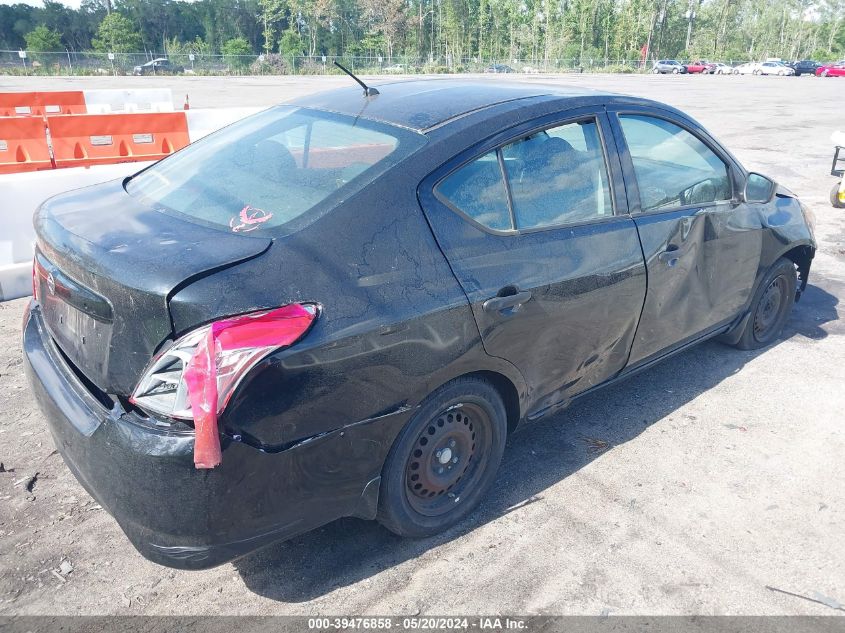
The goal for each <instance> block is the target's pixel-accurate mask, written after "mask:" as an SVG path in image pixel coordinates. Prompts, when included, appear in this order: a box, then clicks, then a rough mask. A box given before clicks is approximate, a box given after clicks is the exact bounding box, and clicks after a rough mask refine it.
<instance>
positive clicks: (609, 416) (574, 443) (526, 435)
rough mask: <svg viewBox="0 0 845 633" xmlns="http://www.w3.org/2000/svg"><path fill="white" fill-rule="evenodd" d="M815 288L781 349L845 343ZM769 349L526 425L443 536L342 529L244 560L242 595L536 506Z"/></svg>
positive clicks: (332, 527) (294, 592)
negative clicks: (794, 343)
mask: <svg viewBox="0 0 845 633" xmlns="http://www.w3.org/2000/svg"><path fill="white" fill-rule="evenodd" d="M814 281H815V282H817V283H819V284H820V286H819V285H813V286H809V287H808V288H807V290H806V292H805V293H804V295H803V297H802V299H801V302H800V303H799V304H798V305H797V306H796V309H795V310H793V312H792V316H791V318H790V320H789V322H788V323H787V325H786V327H785V329H784V333H783V337H782V339H781V341H780V342H782V341H783V340H786V339H790V338H794V337H803V338H805V339H809V340H810V341H816V340H821V339H823V338H825V337H826V336H828V335H829V334H830V333H839V332H842V333H845V321H842V320H839V316H838V313H837V310H836V306H837V304H838V299H837V297H836V296H835V294H831V292H828V290H832V291H833V292H835V293H836V294H838V295H839V296H845V284H839V283H838V282H832V281H826V280H824V279H819V278H818V277H816V278H814ZM837 286H839V287H837ZM825 288H827V289H828V290H826V289H825ZM780 342H779V343H778V344H780ZM768 349H771V348H767V349H762V350H754V351H748V352H745V351H740V350H736V349H735V348H732V347H728V346H726V345H723V344H721V343H719V342H716V341H710V342H706V343H704V344H702V345H698V346H696V347H694V348H692V349H690V350H688V351H686V352H683V353H681V354H678V355H676V356H674V357H673V358H670V359H667V360H666V361H665V362H662V363H660V364H659V365H657V366H655V367H653V368H651V369H649V370H647V371H644V372H642V373H640V374H638V375H636V376H633V377H631V378H630V379H628V380H626V381H623V382H621V383H618V384H616V385H614V386H609V387H607V388H606V389H603V390H601V391H600V392H599V393H596V394H591V395H589V396H585V397H583V398H581V399H579V400H577V401H576V402H575V403H573V405H572V406H571V407H569V408H568V409H566V410H565V411H562V412H560V413H557V414H555V415H553V416H550V417H549V418H547V419H543V420H540V421H538V422H535V423H533V424H529V425H527V426H526V427H525V428H524V429H522V430H520V431H518V432H517V433H515V434H514V435H512V436H511V437H510V438H509V440H508V445H507V448H506V450H505V456H504V459H503V461H502V465H501V467H500V470H499V473H498V475H497V478H496V481H495V483H494V485H493V487H492V489H491V492H490V493H488V496H487V497H486V499H485V500H484V501H483V502H482V504H481V505H480V507H479V508H478V509H477V510H476V511H475V512H474V513H473V514H472V515H471V516H470V517H469V518H468V519H466V520H464V521H463V522H462V523H461V524H459V525H458V526H456V527H455V528H453V529H451V530H449V531H447V532H445V533H443V534H440V535H437V536H435V537H431V538H427V539H420V540H410V539H403V538H400V537H397V536H395V535H394V534H392V533H390V532H388V531H387V530H386V529H384V528H383V527H381V526H380V525H379V524H378V523H376V522H374V521H362V520H359V519H351V518H350V519H340V520H338V521H335V522H333V523H331V524H329V525H327V526H324V527H323V528H320V529H318V530H315V531H313V532H309V533H307V534H304V535H302V536H299V537H297V538H294V539H292V540H289V541H286V542H283V543H278V544H274V545H271V546H269V547H266V548H264V549H263V550H260V551H258V552H255V553H253V554H250V555H248V556H246V557H244V558H242V559H240V560H238V561H236V562H235V567H236V569H237V571H238V573H239V574H240V576H241V577H242V578H243V581H244V583H245V585H246V586H247V588H248V589H250V590H251V591H253V592H254V593H256V594H259V595H261V596H263V597H266V598H270V599H272V600H277V601H282V602H291V603H298V602H306V601H309V600H312V599H314V598H317V597H320V596H322V595H324V594H326V593H328V592H331V591H333V590H335V589H337V588H338V587H342V586H346V585H351V584H353V583H356V582H358V581H360V580H363V579H365V578H368V577H370V576H372V575H375V574H377V573H379V572H381V571H383V570H385V569H388V568H390V567H393V566H395V565H398V564H401V563H403V562H405V561H407V560H410V559H413V558H416V557H418V556H420V555H421V554H423V553H424V552H426V551H427V550H429V549H432V548H435V547H438V546H439V545H442V544H444V543H447V542H449V541H451V540H453V539H456V538H460V537H461V536H463V535H465V534H467V533H469V532H471V531H473V530H474V529H476V528H477V527H479V526H481V525H483V524H485V523H487V522H489V521H494V520H496V519H498V518H499V517H502V516H504V515H506V514H508V513H509V512H512V511H514V510H516V509H518V508H520V507H521V506H523V505H525V504H528V503H532V502H534V501H540V500H541V498H542V493H543V491H544V490H545V489H547V488H548V487H550V486H552V485H553V484H555V483H557V482H559V481H561V480H563V479H565V478H566V477H568V476H569V475H570V474H572V473H574V472H577V471H578V470H579V469H581V468H583V467H584V466H586V465H587V464H589V463H590V462H592V461H593V460H594V459H596V458H597V457H599V456H600V455H602V454H603V453H604V452H606V450H608V449H609V448H612V447H614V446H618V445H620V444H624V443H625V442H627V441H629V440H631V439H633V438H635V437H637V436H638V435H639V434H640V433H642V432H643V431H644V430H645V429H647V428H648V427H649V426H651V425H652V424H654V423H655V422H657V421H659V420H661V419H663V418H665V417H666V416H668V415H671V414H672V412H674V411H676V410H677V409H678V408H680V407H682V406H683V405H685V404H686V403H688V402H690V401H691V400H692V399H694V398H696V397H697V396H699V395H700V394H702V393H705V392H706V391H708V390H709V389H711V388H712V387H714V386H715V385H717V384H719V383H720V382H722V381H723V380H724V379H726V378H728V377H729V376H731V375H733V374H735V373H736V372H738V371H740V370H741V369H742V368H743V366H745V364H746V363H748V362H750V361H751V360H753V359H754V358H756V357H757V356H759V355H761V354H765V353H766V352H767V350H768ZM526 465H529V466H526Z"/></svg>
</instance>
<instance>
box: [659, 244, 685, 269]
mask: <svg viewBox="0 0 845 633" xmlns="http://www.w3.org/2000/svg"><path fill="white" fill-rule="evenodd" d="M680 258H681V253H680V252H679V251H678V247H677V246H675V245H674V244H669V246H667V247H666V250H665V251H663V252H662V253H660V255H658V256H657V259H659V260H660V261H661V262H663V263H664V264H666V265H667V266H669V267H670V268H671V267H672V266H674V265H675V264H677V263H678V260H679V259H680Z"/></svg>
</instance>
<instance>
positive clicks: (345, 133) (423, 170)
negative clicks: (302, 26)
mask: <svg viewBox="0 0 845 633" xmlns="http://www.w3.org/2000/svg"><path fill="white" fill-rule="evenodd" d="M378 88H379V90H380V92H381V95H380V96H378V97H376V98H372V97H367V96H365V95H366V94H367V92H368V91H365V92H364V95H362V91H361V90H360V89H359V88H357V87H355V88H344V89H341V90H335V91H332V92H328V93H322V94H317V95H311V96H308V97H305V98H302V99H300V100H298V101H295V102H293V103H290V104H287V105H281V106H276V107H273V108H270V109H268V110H265V111H264V112H261V113H259V114H256V115H254V116H252V117H249V118H246V119H244V120H242V121H239V122H237V123H234V124H232V125H230V126H228V127H226V128H224V129H222V130H220V131H219V132H216V133H214V134H211V135H209V136H206V137H205V138H203V139H201V140H199V141H197V142H196V143H192V144H191V145H189V146H188V147H186V148H185V149H183V150H181V151H179V152H177V153H175V154H173V155H172V156H169V157H168V158H166V159H164V160H163V161H160V162H158V163H156V164H154V165H152V166H150V167H148V168H146V169H145V170H143V171H141V172H139V173H137V174H135V175H133V176H131V177H129V178H125V179H121V180H116V181H112V182H108V183H104V184H101V185H96V186H93V187H87V188H85V189H79V190H76V191H72V192H70V193H65V194H62V195H60V196H57V197H54V198H51V199H49V200H47V201H46V202H45V203H43V204H42V205H41V207H40V208H39V209H38V210H37V211H36V213H35V216H34V224H35V229H36V234H37V239H36V244H35V260H34V262H33V276H32V280H33V292H34V296H33V299H32V300H31V301H30V302H29V304H28V306H27V308H26V310H25V313H24V318H23V325H24V333H23V354H24V366H25V368H26V371H27V373H28V376H29V381H30V385H31V389H32V393H33V394H34V397H35V399H36V400H37V401H38V403H39V404H40V406H41V408H42V410H43V412H44V417H45V419H46V421H47V424H48V426H49V427H50V430H51V432H52V434H53V436H54V438H55V445H56V448H57V449H58V450H59V452H60V453H61V455H62V457H63V459H64V460H65V462H66V463H67V464H68V466H69V468H70V470H71V471H72V472H73V474H74V475H75V476H76V477H77V478H78V479H79V481H80V482H81V484H82V485H83V486H84V487H85V488H86V489H87V490H88V491H89V492H90V493H91V495H92V496H93V497H94V498H95V499H96V500H97V501H98V503H100V505H101V506H102V507H103V509H105V510H106V511H108V512H109V513H111V514H112V515H114V517H115V518H116V520H117V522H118V524H119V525H120V526H121V528H122V529H123V530H124V531H125V532H126V534H127V536H128V537H129V539H130V540H131V541H132V543H133V544H134V545H135V547H137V548H138V549H139V550H140V552H141V553H142V554H143V555H144V556H147V557H148V558H150V559H151V560H153V561H156V562H158V563H161V564H165V565H170V566H173V567H181V568H192V569H199V568H207V567H212V566H214V565H219V564H221V563H224V562H226V561H230V560H232V559H235V558H237V557H239V556H242V555H244V554H246V553H248V552H250V551H253V550H256V549H258V548H260V547H262V546H265V545H268V544H269V543H272V542H274V541H278V540H283V539H287V538H291V537H293V536H296V535H299V534H302V533H303V532H306V531H308V530H312V529H315V528H317V527H319V526H321V525H324V524H326V523H328V522H329V521H333V520H335V519H337V518H340V517H344V516H357V517H360V518H364V519H378V520H379V521H380V522H381V523H382V524H383V525H385V526H386V527H387V528H388V529H390V530H391V531H393V532H395V533H396V534H399V535H402V536H408V537H424V536H429V535H433V534H436V533H438V532H442V531H443V530H446V529H449V528H450V527H452V526H454V525H455V524H456V523H458V522H459V521H461V520H462V519H464V518H465V517H467V516H468V515H469V514H470V513H471V512H472V511H473V509H474V508H475V507H476V506H477V505H478V503H479V502H480V501H481V499H482V497H483V496H484V495H485V493H486V492H487V491H488V490H489V489H490V487H491V485H492V484H493V482H494V479H495V477H496V471H497V469H498V466H499V463H500V461H501V458H502V454H503V451H504V450H505V444H506V439H507V437H508V435H509V433H511V432H512V431H514V430H515V429H517V428H518V427H519V426H520V425H521V424H523V423H525V422H529V421H535V420H537V419H540V418H542V417H544V416H547V415H550V414H553V413H556V412H559V411H561V410H562V409H564V408H565V407H566V406H567V405H568V404H569V403H570V402H572V401H573V400H574V399H575V398H576V397H578V396H581V395H586V394H589V393H593V392H594V391H595V390H596V389H597V388H598V387H600V386H603V385H609V384H614V383H615V382H617V381H618V380H620V379H622V378H624V377H627V376H631V375H634V374H636V373H637V372H638V371H640V370H643V369H645V368H648V367H650V366H652V365H653V364H655V363H656V362H659V361H661V360H662V359H665V358H667V357H669V356H671V355H672V354H674V353H677V352H681V351H683V350H685V349H688V348H689V347H690V346H691V345H694V344H696V343H699V342H701V341H705V340H709V339H712V338H714V337H716V336H721V337H722V340H723V341H724V342H726V343H730V344H734V345H736V346H737V347H739V348H740V349H756V348H762V347H764V346H766V345H769V344H771V343H773V342H775V341H776V340H777V338H778V337H779V335H780V333H781V330H782V328H783V326H784V324H785V323H786V321H787V319H788V318H789V315H790V311H791V309H792V306H793V302H794V301H796V300H797V298H798V297H800V295H801V293H802V291H803V290H804V289H805V287H806V284H807V279H808V275H809V271H810V267H811V262H812V259H813V256H814V253H815V250H816V242H815V239H814V237H813V231H812V227H811V225H810V224H809V222H808V220H807V217H806V216H805V210H804V208H803V206H802V204H801V203H800V202H799V200H798V199H797V198H796V197H795V195H794V194H792V193H790V192H789V191H788V190H786V189H783V188H781V187H779V186H778V185H777V184H776V183H775V182H773V181H772V180H770V179H769V178H766V177H765V176H762V175H760V174H755V173H753V172H752V173H749V172H748V171H747V170H746V169H745V168H744V167H743V166H742V164H741V163H740V162H739V161H737V159H736V158H735V157H734V156H733V155H732V154H731V153H730V152H729V151H728V150H727V149H726V148H725V147H723V146H722V145H721V144H720V143H719V142H717V141H716V140H715V139H714V138H713V137H712V136H711V135H710V134H709V133H708V132H707V130H705V129H704V128H703V127H702V126H701V125H700V124H698V123H697V122H696V121H695V120H693V119H692V118H690V117H689V116H687V115H685V114H684V113H682V112H680V111H678V110H676V109H674V108H672V107H670V106H667V105H665V104H662V103H657V102H654V101H650V100H647V99H641V98H637V97H628V96H620V95H611V94H602V93H599V92H592V91H586V90H584V89H583V88H581V87H572V88H564V87H548V86H531V85H525V84H516V85H507V86H502V85H495V84H490V83H483V82H471V81H455V80H428V81H408V82H399V83H396V82H394V83H386V84H385V85H380V86H378ZM364 108H366V116H361V113H362V110H363V109H364ZM397 254H401V256H397ZM162 262H166V265H162ZM740 364H741V363H740ZM752 379H753V377H752ZM758 379H759V389H760V390H763V391H765V390H768V389H771V388H772V379H771V377H770V376H763V375H760V376H758ZM691 450H692V449H691ZM510 484H511V485H518V483H517V482H510ZM462 529H463V528H462ZM385 547H393V545H392V544H388V545H386V546H385Z"/></svg>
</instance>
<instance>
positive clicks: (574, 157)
mask: <svg viewBox="0 0 845 633" xmlns="http://www.w3.org/2000/svg"><path fill="white" fill-rule="evenodd" d="M502 156H503V157H504V159H505V160H504V162H505V170H506V171H507V175H508V182H509V184H510V188H511V197H512V200H513V212H514V217H515V219H516V225H517V228H519V229H537V228H543V227H550V226H557V225H563V224H572V223H577V222H589V221H591V220H596V219H600V218H602V217H605V216H609V215H613V207H612V205H611V202H610V187H609V186H608V179H607V169H606V166H605V161H604V153H603V152H602V149H601V138H600V136H599V133H598V129H597V126H596V122H595V121H594V120H589V121H579V122H577V123H568V124H566V125H562V126H560V127H556V128H551V129H548V130H544V131H543V132H540V133H539V134H534V135H532V136H530V137H528V138H525V139H522V140H520V141H517V142H515V143H512V144H510V145H507V146H505V147H503V148H502Z"/></svg>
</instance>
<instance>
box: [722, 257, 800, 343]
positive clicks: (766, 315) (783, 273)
mask: <svg viewBox="0 0 845 633" xmlns="http://www.w3.org/2000/svg"><path fill="white" fill-rule="evenodd" d="M797 287H798V275H797V273H796V271H795V264H793V263H792V262H791V261H790V260H788V259H786V258H785V257H781V258H780V259H778V260H777V261H776V262H775V263H774V265H773V266H772V267H771V268H770V269H769V272H768V273H766V276H765V277H764V278H763V281H762V282H761V283H760V287H759V288H757V292H756V293H755V294H754V300H753V301H752V302H751V309H750V316H749V318H748V322H747V323H746V324H745V329H744V330H743V331H742V336H740V338H739V340H738V341H737V343H736V346H737V347H738V348H739V349H759V348H761V347H766V346H767V345H770V344H771V343H772V342H774V341H775V339H777V338H778V336H779V335H780V333H781V331H782V330H783V326H784V325H786V321H787V319H789V313H790V312H791V311H792V306H793V304H794V303H795V291H796V288H797Z"/></svg>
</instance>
